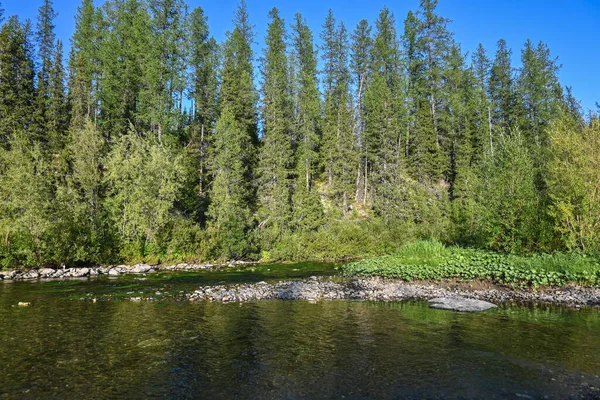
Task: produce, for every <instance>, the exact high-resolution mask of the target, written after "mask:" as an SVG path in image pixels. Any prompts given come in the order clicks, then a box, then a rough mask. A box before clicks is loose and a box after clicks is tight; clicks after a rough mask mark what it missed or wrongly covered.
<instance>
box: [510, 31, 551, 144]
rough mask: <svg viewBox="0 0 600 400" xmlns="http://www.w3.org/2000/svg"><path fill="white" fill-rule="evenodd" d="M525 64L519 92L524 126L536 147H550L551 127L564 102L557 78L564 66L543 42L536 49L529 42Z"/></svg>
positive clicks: (522, 59) (523, 59)
mask: <svg viewBox="0 0 600 400" xmlns="http://www.w3.org/2000/svg"><path fill="white" fill-rule="evenodd" d="M521 63H522V68H521V70H520V73H519V77H518V79H517V83H516V89H515V90H516V92H517V94H518V96H519V99H520V100H521V101H522V102H523V104H522V110H523V111H524V113H523V114H524V115H523V116H522V117H523V118H522V120H521V123H520V126H521V129H522V130H523V132H525V133H526V134H527V136H528V137H529V142H530V143H531V144H532V145H535V146H538V147H539V146H547V145H548V139H547V133H546V131H547V127H548V126H549V125H550V123H551V121H552V119H553V118H554V117H555V116H556V115H558V113H559V108H560V106H561V100H562V88H561V86H560V84H559V82H558V77H557V73H558V70H559V68H560V66H559V65H557V64H556V60H554V59H552V58H551V56H550V50H549V49H548V46H546V45H545V44H544V43H543V42H540V43H539V44H538V45H537V47H536V46H534V44H533V43H532V42H531V40H528V41H527V42H526V43H525V47H524V48H523V51H522V53H521Z"/></svg>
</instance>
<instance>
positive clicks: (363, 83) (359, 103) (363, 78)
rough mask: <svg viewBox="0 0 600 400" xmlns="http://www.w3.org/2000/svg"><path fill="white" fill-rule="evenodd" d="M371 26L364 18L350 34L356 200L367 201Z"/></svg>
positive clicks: (363, 202)
mask: <svg viewBox="0 0 600 400" xmlns="http://www.w3.org/2000/svg"><path fill="white" fill-rule="evenodd" d="M372 46H373V39H372V38H371V26H370V25H369V22H368V21H367V20H365V19H362V20H360V22H359V23H358V25H357V26H356V29H355V30H354V32H353V34H352V57H351V63H350V67H351V70H352V74H353V80H354V82H353V83H354V87H355V94H354V129H353V130H354V134H355V135H356V137H357V138H358V140H359V144H360V160H359V164H360V167H359V177H358V179H357V182H356V183H357V187H356V195H355V200H356V202H357V203H358V202H362V204H363V205H364V204H366V203H367V198H368V195H367V194H368V190H369V184H368V177H369V173H368V168H369V160H368V152H367V150H368V146H367V145H366V141H365V139H366V138H365V124H366V119H365V114H366V110H365V92H366V91H367V87H368V84H369V67H370V59H371V47H372Z"/></svg>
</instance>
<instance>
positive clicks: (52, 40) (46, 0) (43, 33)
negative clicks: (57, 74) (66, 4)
mask: <svg viewBox="0 0 600 400" xmlns="http://www.w3.org/2000/svg"><path fill="white" fill-rule="evenodd" d="M57 15H58V14H57V13H56V12H55V11H54V8H53V6H52V0H43V3H42V5H41V6H40V8H39V10H38V18H37V31H36V41H37V44H38V58H39V63H40V69H39V74H38V91H39V92H40V93H41V95H44V96H46V98H49V97H50V85H49V82H50V72H51V70H52V64H53V63H54V52H55V51H56V34H55V33H54V28H55V25H54V19H55V18H56V17H57Z"/></svg>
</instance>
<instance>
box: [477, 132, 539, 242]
mask: <svg viewBox="0 0 600 400" xmlns="http://www.w3.org/2000/svg"><path fill="white" fill-rule="evenodd" d="M481 170H482V172H481V174H482V178H481V184H480V186H479V188H478V189H477V202H478V204H480V205H481V209H480V212H481V213H482V214H481V235H482V239H483V241H484V243H485V245H486V246H489V247H490V248H492V249H494V250H501V251H507V252H519V251H522V250H523V249H531V250H534V249H539V248H540V247H542V246H543V245H544V243H543V240H544V237H543V233H544V232H543V229H544V228H546V227H545V226H544V225H543V224H542V223H540V222H541V220H540V218H541V217H543V214H542V211H543V209H542V208H541V207H540V205H541V204H540V203H541V199H540V194H539V192H538V191H537V190H536V185H535V179H536V169H535V165H534V162H533V160H532V157H531V155H530V153H529V152H528V151H527V144H526V141H525V138H524V137H523V135H521V134H520V132H519V131H514V132H512V133H511V134H510V135H509V134H503V135H501V136H499V137H498V140H497V145H496V147H495V150H494V155H492V154H491V153H487V154H486V158H485V159H484V160H483V165H482V169H481Z"/></svg>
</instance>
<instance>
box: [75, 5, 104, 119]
mask: <svg viewBox="0 0 600 400" xmlns="http://www.w3.org/2000/svg"><path fill="white" fill-rule="evenodd" d="M102 33H103V22H102V13H101V11H100V10H99V9H96V8H95V7H94V2H93V0H82V2H81V5H80V6H79V7H78V8H77V14H76V16H75V32H74V33H73V37H72V39H71V55H70V57H69V103H70V105H71V124H72V125H73V126H75V127H77V128H83V126H84V125H85V124H86V121H87V120H88V119H91V120H92V121H94V123H96V122H97V117H98V91H99V80H100V67H99V64H100V60H99V56H100V55H99V48H100V43H101V35H102Z"/></svg>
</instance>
